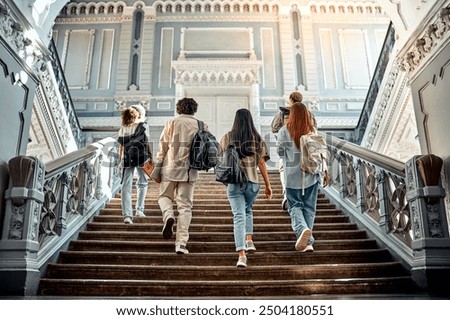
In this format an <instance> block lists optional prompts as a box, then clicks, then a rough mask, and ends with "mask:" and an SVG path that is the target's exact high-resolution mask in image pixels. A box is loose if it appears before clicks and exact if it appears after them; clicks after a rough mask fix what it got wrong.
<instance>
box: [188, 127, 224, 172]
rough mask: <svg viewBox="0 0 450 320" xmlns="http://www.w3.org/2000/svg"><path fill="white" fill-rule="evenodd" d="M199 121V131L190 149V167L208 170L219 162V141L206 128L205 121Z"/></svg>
mask: <svg viewBox="0 0 450 320" xmlns="http://www.w3.org/2000/svg"><path fill="white" fill-rule="evenodd" d="M197 122H198V132H197V133H196V134H195V136H194V140H193V141H192V144H191V148H190V151H189V168H190V169H196V170H205V171H208V170H209V169H211V168H214V167H215V166H216V164H217V148H218V147H219V142H217V139H216V137H215V136H214V135H213V134H212V133H211V132H209V131H206V130H205V127H204V123H203V122H202V121H200V120H197Z"/></svg>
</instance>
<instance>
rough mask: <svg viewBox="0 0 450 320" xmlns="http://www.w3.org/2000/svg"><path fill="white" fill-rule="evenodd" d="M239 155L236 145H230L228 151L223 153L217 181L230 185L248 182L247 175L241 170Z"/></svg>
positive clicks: (217, 166) (217, 169)
mask: <svg viewBox="0 0 450 320" xmlns="http://www.w3.org/2000/svg"><path fill="white" fill-rule="evenodd" d="M240 162H241V159H240V158H239V153H238V151H237V149H236V146H235V145H234V144H230V145H229V146H228V148H227V149H225V150H224V151H223V154H222V159H221V160H219V161H218V163H217V165H216V167H215V172H216V181H220V182H223V183H224V184H228V183H240V184H242V183H244V182H246V181H247V177H246V175H245V173H244V172H243V171H242V170H241V167H240V166H239V163H240Z"/></svg>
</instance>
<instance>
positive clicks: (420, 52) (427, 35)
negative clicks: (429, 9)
mask: <svg viewBox="0 0 450 320" xmlns="http://www.w3.org/2000/svg"><path fill="white" fill-rule="evenodd" d="M449 34H450V6H448V7H446V8H443V9H442V10H441V11H440V12H439V14H438V17H436V18H435V19H434V20H433V21H432V22H431V23H430V24H429V25H428V26H427V27H426V28H425V30H424V31H423V32H422V33H421V34H420V35H419V36H418V37H417V38H416V40H415V41H414V43H413V45H411V46H410V47H409V48H408V49H407V51H406V53H405V54H403V55H402V56H401V57H399V66H400V67H401V69H402V70H403V71H406V72H407V73H408V74H409V76H410V78H412V76H413V75H414V74H415V73H416V72H417V70H418V69H419V68H420V67H421V66H423V65H424V64H425V61H426V60H427V59H428V58H429V57H430V55H431V52H433V49H434V48H438V47H440V44H441V43H443V42H444V41H446V39H448V37H449Z"/></svg>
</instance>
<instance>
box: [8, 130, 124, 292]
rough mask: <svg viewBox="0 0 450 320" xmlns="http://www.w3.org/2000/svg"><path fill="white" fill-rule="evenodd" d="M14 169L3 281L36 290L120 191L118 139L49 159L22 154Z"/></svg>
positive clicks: (20, 288) (16, 289)
mask: <svg viewBox="0 0 450 320" xmlns="http://www.w3.org/2000/svg"><path fill="white" fill-rule="evenodd" d="M9 169H10V173H11V174H10V176H11V179H10V186H9V189H8V190H7V191H6V192H5V200H6V207H5V214H4V217H3V224H2V225H3V229H2V234H1V240H0V257H1V258H2V259H0V260H1V261H0V281H1V283H2V286H4V287H5V292H8V293H9V294H13V295H33V294H35V292H36V291H37V286H38V283H39V278H40V273H41V272H42V271H43V270H45V268H46V265H47V264H48V263H49V262H52V259H55V257H57V253H58V252H59V251H60V250H61V249H62V248H64V247H65V246H66V245H67V243H68V241H70V239H71V238H73V237H74V236H75V235H76V234H77V233H78V232H79V231H80V230H82V228H84V225H85V224H86V223H87V222H88V221H89V220H90V219H92V217H93V216H94V215H95V214H97V213H98V212H99V210H100V209H101V208H102V207H104V206H105V204H106V203H107V202H109V200H110V199H111V198H112V197H113V196H114V194H115V193H116V192H117V191H118V190H119V188H120V175H119V172H118V170H117V143H116V141H115V140H114V139H113V138H106V139H103V140H101V141H99V142H96V143H92V144H91V145H89V146H87V147H85V148H82V149H80V150H77V151H74V152H72V153H70V154H67V155H65V156H63V157H61V158H59V159H57V160H54V161H51V162H49V163H46V164H43V163H42V162H41V161H40V160H39V159H37V158H36V157H27V156H18V157H15V158H13V159H11V160H10V161H9ZM18 257H20V258H18ZM17 277H19V278H20V277H25V279H23V283H27V286H25V287H24V286H23V283H22V282H21V281H18V279H17ZM24 291H25V292H24Z"/></svg>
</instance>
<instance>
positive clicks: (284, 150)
mask: <svg viewBox="0 0 450 320" xmlns="http://www.w3.org/2000/svg"><path fill="white" fill-rule="evenodd" d="M314 130H315V128H314V122H313V120H312V117H311V114H310V112H309V111H308V109H307V108H306V106H305V105H304V104H303V103H301V102H296V103H294V104H293V105H292V106H291V110H290V114H289V119H288V120H287V122H286V125H285V126H284V127H283V128H281V129H280V131H279V132H278V140H277V144H278V154H279V155H280V157H282V158H283V163H284V177H285V181H286V197H287V200H288V212H289V215H290V216H291V225H292V230H293V231H294V233H295V236H296V237H297V242H296V243H295V249H296V250H297V251H302V252H306V251H313V250H314V248H313V246H312V245H313V243H314V237H313V236H312V229H313V226H314V219H315V217H316V206H317V193H318V189H319V183H320V182H321V181H322V174H321V173H316V174H312V173H308V172H304V171H302V170H301V169H300V159H301V151H300V137H301V136H302V135H305V134H308V133H310V132H312V131H314Z"/></svg>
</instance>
